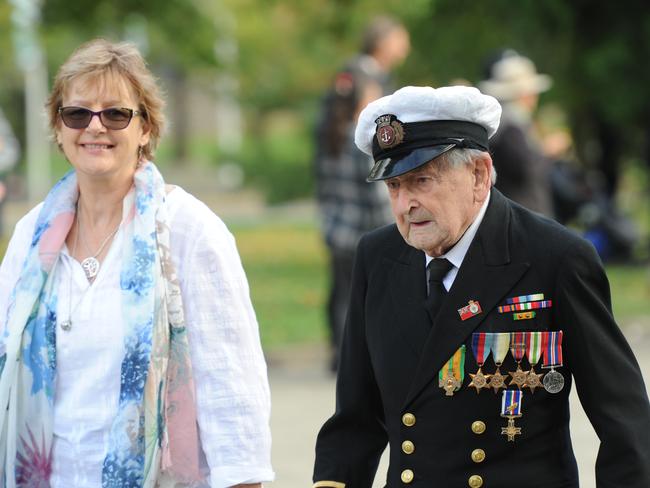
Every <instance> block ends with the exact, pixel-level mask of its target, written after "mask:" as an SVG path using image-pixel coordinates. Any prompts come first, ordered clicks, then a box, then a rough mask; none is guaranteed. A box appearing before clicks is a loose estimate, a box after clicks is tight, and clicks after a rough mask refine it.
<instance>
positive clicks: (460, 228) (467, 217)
mask: <svg viewBox="0 0 650 488" xmlns="http://www.w3.org/2000/svg"><path fill="white" fill-rule="evenodd" d="M475 184H476V174H475V171H474V166H473V165H470V164H463V165H461V166H460V167H446V168H440V167H438V165H436V163H435V160H434V161H432V162H430V163H428V164H426V165H424V166H422V167H420V168H418V169H416V170H413V171H411V172H409V173H406V174H404V175H401V176H398V177H395V178H390V179H388V180H386V186H387V187H388V192H389V194H390V200H391V206H392V210H393V215H394V216H395V220H396V223H397V228H398V229H399V232H400V234H402V237H403V238H404V240H405V241H406V242H407V243H408V244H409V245H411V246H413V247H415V248H416V249H421V250H422V251H424V252H426V253H427V254H428V255H430V256H434V257H436V256H440V255H441V254H444V253H445V252H447V251H448V250H449V249H450V248H451V247H452V246H453V245H454V244H455V243H456V242H458V240H459V239H460V238H461V237H462V235H463V233H464V232H465V231H466V230H467V228H468V227H469V225H470V224H471V223H472V220H473V219H474V217H475V215H476V213H477V206H476V200H475ZM479 207H480V205H479Z"/></svg>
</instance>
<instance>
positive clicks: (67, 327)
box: [61, 209, 86, 332]
mask: <svg viewBox="0 0 650 488" xmlns="http://www.w3.org/2000/svg"><path fill="white" fill-rule="evenodd" d="M77 210H78V209H77ZM78 242H79V213H78V212H77V235H75V236H74V244H73V245H72V256H74V255H75V254H77V243H78ZM72 256H71V257H72ZM72 259H74V257H72ZM73 272H74V269H73V268H72V266H71V267H70V279H69V280H68V318H67V319H66V320H64V321H63V322H61V329H63V330H65V331H66V332H67V331H69V330H70V329H71V328H72V312H74V310H77V307H78V306H79V304H80V303H81V300H83V295H85V293H86V292H84V293H83V294H82V295H81V299H80V300H79V302H78V303H77V305H76V306H75V307H74V310H73V309H72V275H73Z"/></svg>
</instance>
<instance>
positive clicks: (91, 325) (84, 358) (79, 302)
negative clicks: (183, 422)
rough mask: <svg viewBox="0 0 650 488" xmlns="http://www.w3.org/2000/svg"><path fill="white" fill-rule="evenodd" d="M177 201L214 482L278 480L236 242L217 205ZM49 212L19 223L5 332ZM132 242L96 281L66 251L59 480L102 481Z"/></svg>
mask: <svg viewBox="0 0 650 488" xmlns="http://www.w3.org/2000/svg"><path fill="white" fill-rule="evenodd" d="M166 204H167V211H168V215H169V220H170V228H171V235H170V241H171V242H170V245H171V254H172V261H173V262H174V264H175V266H176V269H177V271H178V276H179V277H180V284H181V291H182V296H183V305H184V313H185V320H186V326H187V329H188V333H189V345H190V354H191V356H190V357H191V361H192V368H193V374H194V380H195V384H196V402H197V416H198V424H199V432H200V436H201V444H202V447H203V451H204V453H205V459H204V460H203V461H204V463H205V462H207V466H206V469H208V468H209V473H210V474H209V483H210V485H209V486H211V487H213V488H226V487H230V486H233V485H236V484H239V483H256V482H262V481H271V480H273V478H274V473H273V470H272V468H271V462H270V450H271V435H270V429H269V415H270V394H269V387H268V380H267V374H266V363H265V361H264V356H263V354H262V348H261V345H260V341H259V333H258V326H257V320H256V318H255V312H254V311H253V307H252V305H251V301H250V296H249V289H248V282H247V280H246V276H245V274H244V270H243V268H242V265H241V261H240V258H239V254H238V252H237V249H236V246H235V240H234V238H233V236H232V235H231V234H230V232H229V231H228V229H227V228H226V226H225V225H224V223H223V222H222V221H221V220H220V219H219V218H218V217H217V216H216V215H215V214H214V213H213V212H212V211H211V210H210V209H209V208H208V207H207V206H205V205H204V204H203V203H202V202H200V201H199V200H197V199H196V198H194V197H193V196H192V195H190V194H188V193H187V192H185V191H184V190H183V189H181V188H178V187H176V188H175V189H174V190H173V191H171V193H169V194H168V196H167V200H166ZM39 210H40V205H39V206H38V207H36V208H35V209H33V210H32V211H31V212H30V213H29V214H27V215H26V216H25V217H24V218H23V219H22V220H21V221H20V222H19V223H18V224H17V226H16V230H15V232H14V235H13V237H12V239H11V241H10V244H9V248H8V250H7V254H6V256H5V259H4V260H3V262H2V265H1V266H0V330H2V329H4V327H5V322H6V311H7V307H8V301H9V299H10V294H11V290H12V289H13V287H14V284H15V282H16V280H17V278H18V275H19V273H20V269H21V267H22V262H23V260H24V259H25V256H26V254H27V250H28V247H29V243H30V241H31V236H32V233H33V230H34V226H35V223H36V219H37V217H38V213H39ZM123 240H124V234H123V233H122V231H121V230H120V231H118V233H117V234H116V235H115V238H114V240H113V242H112V244H111V247H110V249H109V251H108V254H107V256H106V258H105V259H104V261H103V263H102V265H101V269H100V271H99V274H98V275H97V277H96V279H95V281H94V283H93V284H92V285H90V284H89V283H88V281H87V279H86V277H85V275H84V272H83V270H82V269H81V265H80V264H79V263H78V262H77V261H76V260H74V259H73V258H71V257H70V255H69V253H68V250H67V248H65V247H64V249H63V250H62V252H61V255H60V259H59V261H58V263H57V269H56V274H55V279H56V280H57V281H56V285H57V291H58V305H57V307H58V308H57V322H58V324H59V326H58V327H57V330H56V349H57V372H56V388H55V401H54V447H53V466H52V478H51V486H52V488H63V487H65V488H70V487H75V488H86V487H87V488H98V487H101V473H102V463H103V460H104V457H105V456H106V453H107V451H108V440H109V434H110V428H111V424H112V421H113V419H114V418H115V415H116V412H117V408H118V401H119V392H120V371H121V364H122V359H123V357H124V344H123V340H124V325H123V317H122V312H121V306H120V302H121V292H120V285H119V279H120V271H121V258H122V249H123ZM68 318H71V320H72V327H71V329H70V330H69V331H65V330H63V329H61V327H60V324H61V323H62V322H63V321H65V320H67V319H68Z"/></svg>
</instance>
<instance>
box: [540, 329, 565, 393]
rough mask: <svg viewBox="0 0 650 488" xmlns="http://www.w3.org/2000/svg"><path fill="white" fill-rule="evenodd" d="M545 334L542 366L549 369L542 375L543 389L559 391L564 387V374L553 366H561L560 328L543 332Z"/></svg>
mask: <svg viewBox="0 0 650 488" xmlns="http://www.w3.org/2000/svg"><path fill="white" fill-rule="evenodd" d="M542 334H544V335H545V339H544V343H545V347H544V362H543V363H542V368H545V369H546V368H550V369H551V370H550V371H549V372H548V373H546V375H545V376H544V380H543V383H544V389H545V390H546V391H548V392H549V393H559V392H561V391H562V389H563V388H564V376H562V373H559V372H558V371H555V368H559V367H561V366H562V336H563V332H562V331H561V330H558V331H552V332H543V333H542Z"/></svg>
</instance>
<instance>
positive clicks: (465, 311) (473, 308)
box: [458, 300, 483, 320]
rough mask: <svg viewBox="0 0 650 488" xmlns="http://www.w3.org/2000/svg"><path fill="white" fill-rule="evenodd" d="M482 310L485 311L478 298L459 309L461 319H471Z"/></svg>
mask: <svg viewBox="0 0 650 488" xmlns="http://www.w3.org/2000/svg"><path fill="white" fill-rule="evenodd" d="M481 312H483V310H481V304H480V303H479V302H477V301H476V300H470V301H469V302H468V303H467V305H465V306H464V307H463V308H459V309H458V315H460V319H461V320H467V319H471V318H472V317H474V316H475V315H478V314H480V313H481Z"/></svg>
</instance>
